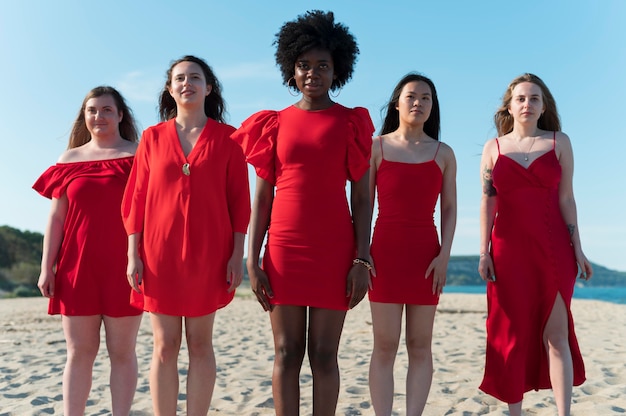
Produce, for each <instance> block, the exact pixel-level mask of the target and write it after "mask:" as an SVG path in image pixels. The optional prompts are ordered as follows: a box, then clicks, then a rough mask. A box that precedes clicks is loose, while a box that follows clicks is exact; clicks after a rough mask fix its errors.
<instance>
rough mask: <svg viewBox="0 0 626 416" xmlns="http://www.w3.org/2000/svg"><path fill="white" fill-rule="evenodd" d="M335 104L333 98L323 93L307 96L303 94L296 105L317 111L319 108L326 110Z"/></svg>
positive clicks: (303, 108) (302, 108)
mask: <svg viewBox="0 0 626 416" xmlns="http://www.w3.org/2000/svg"><path fill="white" fill-rule="evenodd" d="M333 104H335V103H334V102H333V100H331V99H330V96H329V95H328V94H326V95H323V96H321V97H307V96H303V97H302V98H301V99H300V101H298V102H297V103H296V104H295V106H296V107H298V108H299V109H301V110H306V111H317V110H326V109H327V108H330V107H332V106H333Z"/></svg>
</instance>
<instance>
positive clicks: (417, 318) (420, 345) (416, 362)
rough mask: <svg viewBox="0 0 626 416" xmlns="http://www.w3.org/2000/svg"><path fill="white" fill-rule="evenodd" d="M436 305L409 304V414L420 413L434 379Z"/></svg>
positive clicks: (407, 407) (407, 386)
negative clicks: (432, 344) (433, 341)
mask: <svg viewBox="0 0 626 416" xmlns="http://www.w3.org/2000/svg"><path fill="white" fill-rule="evenodd" d="M436 310H437V306H435V305H407V308H406V348H407V352H408V355H409V371H408V373H407V376H406V410H407V412H406V414H407V415H421V414H422V412H423V411H424V407H425V406H426V400H427V399H428V393H429V391H430V385H431V383H432V380H433V353H432V350H431V343H432V338H433V323H434V321H435V311H436Z"/></svg>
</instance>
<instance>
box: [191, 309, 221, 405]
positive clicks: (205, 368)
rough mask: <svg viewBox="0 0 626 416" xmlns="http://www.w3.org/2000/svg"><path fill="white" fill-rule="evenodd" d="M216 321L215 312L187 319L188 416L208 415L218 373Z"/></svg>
mask: <svg viewBox="0 0 626 416" xmlns="http://www.w3.org/2000/svg"><path fill="white" fill-rule="evenodd" d="M214 321H215V313H212V314H209V315H204V316H199V317H195V318H185V334H186V337H187V349H188V350H189V372H188V374H187V415H188V416H206V415H207V414H208V413H209V407H210V406H211V398H212V397H213V388H214V387H215V376H216V372H217V368H216V364H215V353H214V351H213V322H214Z"/></svg>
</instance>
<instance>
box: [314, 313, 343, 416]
mask: <svg viewBox="0 0 626 416" xmlns="http://www.w3.org/2000/svg"><path fill="white" fill-rule="evenodd" d="M345 317H346V312H345V311H336V310H330V309H319V308H310V309H309V347H308V353H309V362H310V363H311V373H312V374H313V416H324V415H328V416H332V415H334V414H335V410H336V409H337V399H338V398H339V365H338V364H337V351H338V350H339V340H340V338H341V331H342V330H343V322H344V319H345Z"/></svg>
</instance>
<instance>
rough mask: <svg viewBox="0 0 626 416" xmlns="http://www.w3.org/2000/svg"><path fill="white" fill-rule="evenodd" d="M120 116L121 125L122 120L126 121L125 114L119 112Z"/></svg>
mask: <svg viewBox="0 0 626 416" xmlns="http://www.w3.org/2000/svg"><path fill="white" fill-rule="evenodd" d="M119 116H120V123H121V122H122V120H124V113H123V112H122V111H120V112H119Z"/></svg>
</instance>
